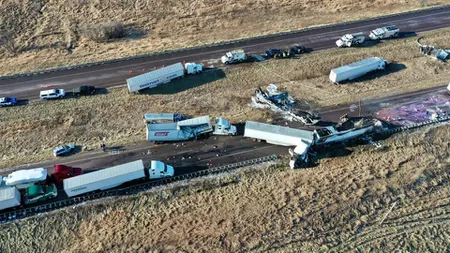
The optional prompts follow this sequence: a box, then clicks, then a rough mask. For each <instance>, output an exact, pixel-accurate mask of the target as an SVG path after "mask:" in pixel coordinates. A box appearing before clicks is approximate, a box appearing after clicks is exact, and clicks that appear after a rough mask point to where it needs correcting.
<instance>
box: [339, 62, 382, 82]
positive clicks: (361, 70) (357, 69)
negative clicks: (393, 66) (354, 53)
mask: <svg viewBox="0 0 450 253" xmlns="http://www.w3.org/2000/svg"><path fill="white" fill-rule="evenodd" d="M387 64H388V63H387V62H386V61H385V60H383V59H382V58H379V57H370V58H367V59H364V60H362V61H358V62H354V63H351V64H349V65H345V66H342V67H339V68H335V69H332V70H331V71H330V80H331V82H333V83H335V84H339V83H342V82H344V81H351V80H354V79H356V78H358V77H361V76H363V75H365V74H367V73H369V72H372V71H376V70H384V69H386V65H387Z"/></svg>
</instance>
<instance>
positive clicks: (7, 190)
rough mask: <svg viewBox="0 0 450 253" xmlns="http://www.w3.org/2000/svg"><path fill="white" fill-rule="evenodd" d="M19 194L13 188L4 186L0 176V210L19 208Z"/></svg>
mask: <svg viewBox="0 0 450 253" xmlns="http://www.w3.org/2000/svg"><path fill="white" fill-rule="evenodd" d="M20 200H21V198H20V192H19V190H18V189H17V188H16V187H14V186H9V185H5V183H4V181H3V177H1V176H0V210H3V209H8V208H12V207H16V206H20Z"/></svg>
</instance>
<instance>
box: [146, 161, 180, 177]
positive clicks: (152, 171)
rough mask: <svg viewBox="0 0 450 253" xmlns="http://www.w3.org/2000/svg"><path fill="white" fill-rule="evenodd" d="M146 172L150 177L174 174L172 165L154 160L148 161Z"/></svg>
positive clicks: (171, 175)
mask: <svg viewBox="0 0 450 253" xmlns="http://www.w3.org/2000/svg"><path fill="white" fill-rule="evenodd" d="M148 172H149V177H150V179H160V178H166V177H173V176H174V175H175V169H174V168H173V166H170V165H168V164H165V163H163V162H160V161H155V160H152V161H150V168H149V169H148Z"/></svg>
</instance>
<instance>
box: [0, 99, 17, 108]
mask: <svg viewBox="0 0 450 253" xmlns="http://www.w3.org/2000/svg"><path fill="white" fill-rule="evenodd" d="M15 104H17V98H10V97H3V98H0V107H3V106H13V105H15Z"/></svg>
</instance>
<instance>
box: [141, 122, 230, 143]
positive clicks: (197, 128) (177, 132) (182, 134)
mask: <svg viewBox="0 0 450 253" xmlns="http://www.w3.org/2000/svg"><path fill="white" fill-rule="evenodd" d="M210 133H212V134H216V135H236V127H235V126H233V125H231V124H230V123H229V122H228V121H227V120H224V119H222V118H218V119H216V125H215V128H214V130H213V127H212V124H211V120H210V118H209V116H202V117H197V118H192V119H187V120H182V121H178V122H172V123H162V124H148V125H147V140H148V141H150V142H156V143H162V142H168V141H184V140H189V139H195V138H198V137H200V136H202V135H207V134H210Z"/></svg>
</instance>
